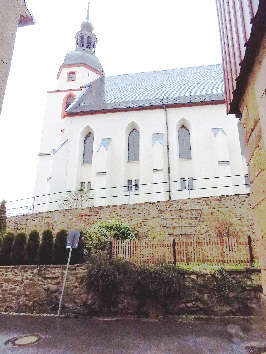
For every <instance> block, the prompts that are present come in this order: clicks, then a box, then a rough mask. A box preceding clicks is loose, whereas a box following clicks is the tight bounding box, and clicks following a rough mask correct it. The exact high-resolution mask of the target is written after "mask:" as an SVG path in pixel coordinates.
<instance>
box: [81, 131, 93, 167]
mask: <svg viewBox="0 0 266 354" xmlns="http://www.w3.org/2000/svg"><path fill="white" fill-rule="evenodd" d="M92 154H93V134H92V133H89V134H87V135H86V137H85V139H84V150H83V163H91V161H92Z"/></svg>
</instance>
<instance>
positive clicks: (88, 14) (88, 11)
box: [86, 2, 90, 22]
mask: <svg viewBox="0 0 266 354" xmlns="http://www.w3.org/2000/svg"><path fill="white" fill-rule="evenodd" d="M86 21H87V22H89V21H90V2H88V10H87V17H86Z"/></svg>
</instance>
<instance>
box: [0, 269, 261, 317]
mask: <svg viewBox="0 0 266 354" xmlns="http://www.w3.org/2000/svg"><path fill="white" fill-rule="evenodd" d="M86 267H87V266H86V265H73V266H70V269H69V273H68V278H67V283H66V291H65V295H64V299H63V311H68V312H71V313H73V312H76V313H81V314H85V315H88V314H96V315H100V314H102V313H103V310H102V307H101V305H100V304H99V301H98V299H97V298H95V296H93V294H88V293H87V291H86V288H85V284H84V278H85V276H86ZM64 270H65V266H10V267H0V294H1V296H0V312H29V313H34V312H36V313H56V310H57V306H58V300H59V296H60V293H61V287H62V283H63V276H64ZM229 274H230V276H231V277H232V278H238V279H239V278H241V279H242V280H244V281H245V283H246V284H247V286H246V290H245V291H244V293H243V294H242V293H241V297H240V298H238V297H237V296H236V294H229V295H230V296H229V298H230V300H229V302H228V303H226V304H223V303H222V302H221V301H217V300H214V299H213V295H212V294H210V293H209V290H208V287H206V286H203V287H200V290H199V289H197V290H195V289H194V290H191V291H190V292H189V293H188V294H187V295H186V296H185V298H184V299H183V300H182V301H180V300H176V299H170V298H169V299H168V298H167V299H165V298H164V299H163V303H164V305H162V302H160V301H158V302H156V301H155V300H154V299H150V298H148V299H146V300H145V303H143V300H142V304H140V300H139V298H138V297H137V296H136V295H134V293H133V292H132V289H130V286H128V285H127V286H125V289H123V290H122V291H121V292H120V293H119V295H118V302H117V305H116V307H114V308H112V311H111V312H112V314H116V315H139V314H140V313H141V314H142V315H146V316H150V317H158V316H159V315H165V314H168V315H180V314H201V315H202V314H205V315H232V314H234V315H253V314H257V312H258V311H260V292H261V286H260V272H259V270H256V269H255V270H254V269H252V270H244V271H230V272H229ZM184 276H185V278H186V281H189V282H191V283H193V282H194V284H195V283H202V282H204V281H205V280H206V277H207V276H208V275H207V274H206V273H200V272H189V271H184ZM140 305H141V306H140Z"/></svg>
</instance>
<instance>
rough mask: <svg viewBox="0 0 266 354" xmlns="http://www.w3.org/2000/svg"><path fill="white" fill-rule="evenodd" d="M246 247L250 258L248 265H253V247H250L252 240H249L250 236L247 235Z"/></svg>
mask: <svg viewBox="0 0 266 354" xmlns="http://www.w3.org/2000/svg"><path fill="white" fill-rule="evenodd" d="M248 249H249V259H250V266H251V267H253V266H254V255H253V249H252V242H251V237H250V235H248Z"/></svg>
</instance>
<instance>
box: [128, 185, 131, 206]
mask: <svg viewBox="0 0 266 354" xmlns="http://www.w3.org/2000/svg"><path fill="white" fill-rule="evenodd" d="M130 191H131V189H130V186H129V189H128V204H130Z"/></svg>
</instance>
